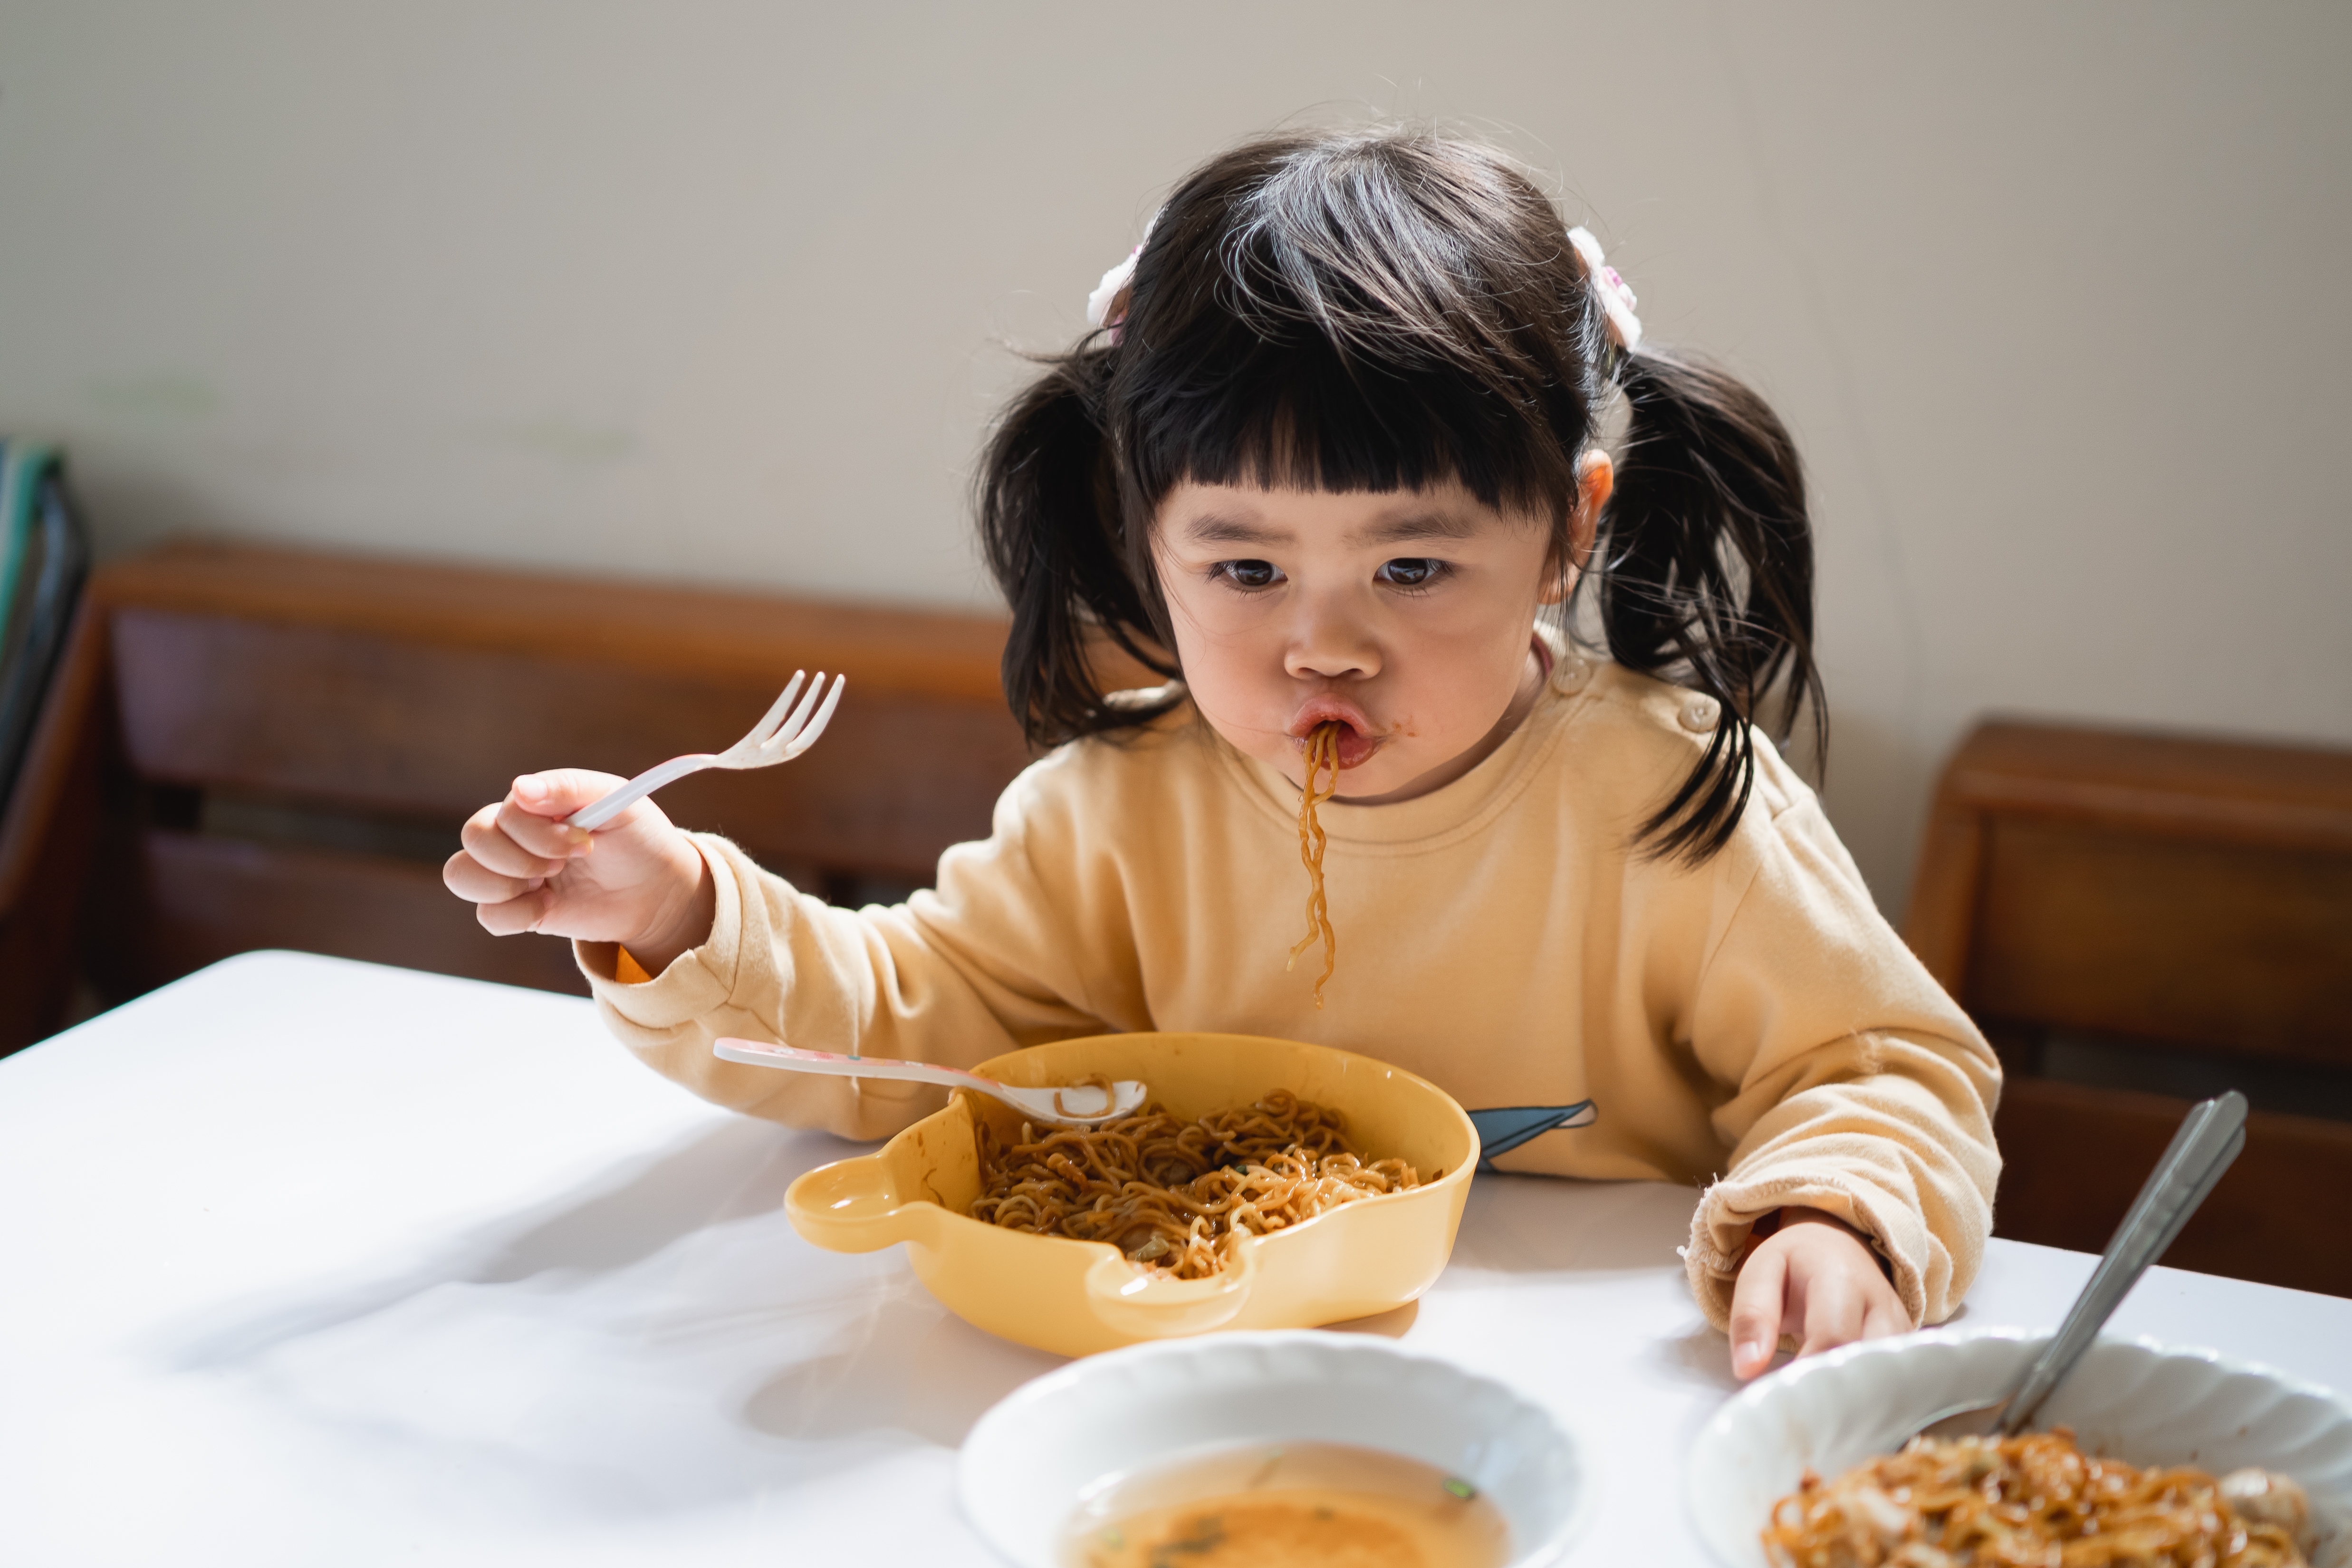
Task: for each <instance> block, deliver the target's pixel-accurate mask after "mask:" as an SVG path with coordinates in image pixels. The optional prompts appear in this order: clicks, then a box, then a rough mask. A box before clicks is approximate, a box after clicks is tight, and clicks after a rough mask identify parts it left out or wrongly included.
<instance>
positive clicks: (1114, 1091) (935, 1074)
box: [710, 1039, 1145, 1127]
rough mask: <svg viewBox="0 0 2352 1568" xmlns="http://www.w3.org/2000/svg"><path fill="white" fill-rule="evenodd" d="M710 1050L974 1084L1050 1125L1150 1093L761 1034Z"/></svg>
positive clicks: (792, 1066)
mask: <svg viewBox="0 0 2352 1568" xmlns="http://www.w3.org/2000/svg"><path fill="white" fill-rule="evenodd" d="M710 1054H711V1055H712V1056H715V1057H718V1058H721V1059H723V1060H726V1061H730V1062H743V1063H747V1064H748V1065H750V1066H751V1067H761V1068H783V1069H784V1070H785V1071H786V1072H814V1073H829V1074H832V1075H833V1076H835V1077H836V1078H895V1079H903V1080H905V1081H907V1082H909V1083H936V1084H940V1085H942V1086H944V1087H945V1088H948V1089H971V1090H972V1091H973V1092H974V1093H976V1094H984V1095H986V1096H988V1097H989V1098H990V1099H991V1100H1003V1102H1004V1103H1005V1104H1007V1105H1009V1106H1011V1107H1012V1108H1013V1110H1017V1111H1019V1112H1020V1113H1021V1114H1022V1115H1024V1116H1025V1117H1027V1118H1028V1119H1029V1120H1030V1121H1035V1122H1039V1123H1041V1124H1043V1125H1045V1126H1049V1127H1092V1126H1093V1125H1094V1124H1095V1123H1097V1122H1098V1121H1117V1120H1118V1118H1120V1117H1122V1116H1132V1115H1134V1114H1135V1113H1136V1111H1138V1110H1140V1109H1142V1106H1143V1100H1144V1094H1145V1089H1144V1087H1143V1085H1141V1084H1140V1083H1138V1082H1137V1081H1136V1080H1135V1079H1131V1078H1123V1079H1119V1080H1118V1082H1117V1083H1114V1084H1112V1085H1111V1086H1110V1088H1108V1089H1104V1088H1103V1087H1102V1086H1101V1085H1100V1084H1095V1083H1082V1084H1072V1085H1068V1086H1066V1087H1065V1088H1061V1089H1015V1088H1013V1086H1012V1085H1011V1084H1007V1083H999V1082H997V1081H996V1080H995V1079H992V1078H982V1077H981V1076H980V1075H979V1074H977V1073H969V1072H963V1071H961V1070H959V1069H957V1068H943V1067H938V1066H935V1065H933V1064H932V1063H930V1062H909V1061H901V1060H898V1058H893V1057H845V1056H843V1055H842V1054H841V1053H840V1052H838V1051H804V1050H801V1049H799V1048H798V1047H793V1046H770V1045H762V1044H761V1043H760V1042H759V1041H757V1040H734V1039H722V1040H714V1041H712V1042H711V1046H710Z"/></svg>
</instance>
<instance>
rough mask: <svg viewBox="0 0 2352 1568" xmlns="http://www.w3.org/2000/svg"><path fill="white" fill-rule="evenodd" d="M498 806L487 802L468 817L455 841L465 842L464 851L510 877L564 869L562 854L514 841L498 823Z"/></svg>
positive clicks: (500, 873)
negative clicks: (539, 851) (545, 852)
mask: <svg viewBox="0 0 2352 1568" xmlns="http://www.w3.org/2000/svg"><path fill="white" fill-rule="evenodd" d="M501 809H502V808H501V807H499V806H495V805H486V806H484V807H482V809H481V810H479V811H478V812H476V813H474V815H473V816H470V817H468V818H467V821H466V826H464V828H462V829H461V830H460V831H459V832H458V835H457V838H458V842H460V843H462V844H464V845H465V847H466V853H467V854H468V855H470V856H472V857H473V858H475V859H476V860H478V861H479V862H480V863H481V864H482V865H483V866H484V867H485V868H488V869H489V870H491V871H495V872H497V873H498V874H499V876H502V877H513V878H515V879H519V880H526V881H527V880H529V879H530V878H533V877H552V876H553V875H555V873H557V872H558V871H561V870H562V869H563V867H564V864H565V858H564V857H562V856H547V855H535V854H533V853H531V851H530V849H528V848H526V847H524V846H522V845H520V844H518V843H516V842H515V841H514V839H513V837H511V836H510V835H509V834H508V833H507V831H506V829H505V828H503V827H502V826H499V813H500V811H501Z"/></svg>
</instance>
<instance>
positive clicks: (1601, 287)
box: [1104, 227, 1642, 353]
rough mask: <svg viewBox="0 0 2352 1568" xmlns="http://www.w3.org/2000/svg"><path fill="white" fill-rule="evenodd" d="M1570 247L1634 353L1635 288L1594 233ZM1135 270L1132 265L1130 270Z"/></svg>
mask: <svg viewBox="0 0 2352 1568" xmlns="http://www.w3.org/2000/svg"><path fill="white" fill-rule="evenodd" d="M1568 243H1569V244H1570V245H1571V246H1573V247H1576V254H1577V258H1578V259H1580V260H1581V261H1582V262H1583V263H1584V281H1585V284H1586V286H1587V287H1589V288H1591V290H1592V297H1593V299H1594V300H1598V301H1599V302H1600V305H1601V319H1602V321H1605V322H1606V323H1607V324H1608V327H1609V341H1610V342H1612V343H1615V344H1616V345H1617V348H1618V351H1619V352H1620V353H1633V350H1634V349H1635V348H1636V347H1637V346H1639V344H1640V343H1641V342H1642V318H1641V317H1639V316H1637V315H1635V314H1633V306H1634V303H1635V300H1634V299H1633V289H1632V287H1631V286H1630V285H1628V284H1627V283H1626V281H1625V279H1623V278H1622V277H1620V276H1618V273H1617V269H1616V268H1614V267H1612V266H1610V265H1609V263H1608V261H1607V260H1605V259H1604V258H1602V256H1601V242H1600V241H1599V240H1597V239H1595V238H1593V237H1592V231H1591V229H1589V228H1583V227H1578V228H1572V229H1570V230H1569V231H1568ZM1132 266H1133V264H1132V263H1131V262H1130V263H1129V268H1130V270H1131V269H1132ZM1104 281H1105V282H1108V281H1109V279H1104Z"/></svg>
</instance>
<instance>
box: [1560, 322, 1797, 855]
mask: <svg viewBox="0 0 2352 1568" xmlns="http://www.w3.org/2000/svg"><path fill="white" fill-rule="evenodd" d="M1618 384H1619V386H1620V387H1621V388H1622V390H1623V392H1624V394H1625V399H1626V402H1627V405H1628V406H1629V410H1630V415H1631V418H1630V421H1629V424H1628V426H1627V429H1626V436H1625V443H1624V456H1623V458H1622V460H1621V461H1620V462H1619V464H1618V466H1617V485H1616V489H1615V493H1614V494H1613V496H1612V499H1611V500H1610V502H1609V505H1608V507H1607V509H1606V510H1605V511H1604V512H1603V514H1602V517H1601V538H1600V541H1599V544H1598V549H1597V550H1596V552H1595V556H1594V559H1595V561H1596V563H1598V564H1599V566H1600V571H1599V574H1598V578H1599V580H1598V582H1597V583H1596V584H1595V586H1596V588H1597V590H1598V594H1599V599H1600V605H1599V608H1600V616H1601V628H1602V630H1603V633H1604V634H1605V636H1606V637H1607V639H1608V645H1609V652H1610V655H1611V657H1612V658H1615V659H1616V660H1617V662H1618V663H1620V664H1622V665H1624V666H1625V667H1627V668H1632V669H1637V670H1640V671H1642V672H1643V673H1644V674H1648V675H1657V676H1661V677H1664V678H1665V679H1672V680H1675V681H1677V682H1679V683H1681V684H1684V685H1688V686H1693V687H1696V688H1697V689H1699V690H1701V691H1704V692H1706V694H1707V695H1708V696H1710V697H1713V698H1714V699H1715V700H1717V701H1718V702H1720V703H1721V704H1723V709H1724V717H1723V718H1722V720H1721V721H1718V722H1717V724H1716V726H1715V731H1714V734H1713V736H1712V737H1711V738H1710V739H1709V741H1708V742H1707V748H1706V753H1705V754H1704V755H1703V756H1701V757H1700V759H1699V761H1698V762H1697V763H1696V764H1695V765H1694V766H1693V767H1692V769H1691V771H1690V773H1689V774H1688V776H1686V777H1685V779H1684V780H1683V781H1682V783H1681V784H1680V786H1679V787H1678V788H1677V789H1676V790H1675V794H1674V795H1673V796H1672V798H1670V799H1669V800H1668V801H1667V802H1666V803H1665V805H1663V806H1661V807H1660V808H1659V809H1658V811H1657V812H1656V813H1655V814H1654V815H1653V816H1651V817H1650V818H1649V820H1648V821H1646V822H1644V823H1643V825H1642V827H1641V833H1640V837H1642V838H1643V840H1645V841H1647V842H1648V844H1649V847H1650V851H1651V852H1652V853H1654V854H1656V855H1661V856H1678V857H1684V858H1688V859H1691V860H1694V861H1696V860H1704V859H1706V858H1707V857H1708V856H1710V855H1713V854H1714V853H1715V852H1716V851H1717V850H1718V849H1721V848H1722V847H1724V846H1725V845H1726V844H1727V843H1728V842H1730V839H1731V836H1732V832H1733V830H1734V829H1735V828H1736V827H1737V826H1738V821H1739V816H1740V813H1741V812H1742V811H1743V810H1744V809H1745V808H1746V806H1747V805H1748V795H1749V794H1750V792H1751V791H1752V790H1753V789H1754V787H1755V783H1756V754H1755V747H1754V745H1753V743H1752V741H1751V738H1750V733H1749V729H1748V726H1749V725H1750V724H1754V725H1757V726H1758V727H1759V728H1763V729H1765V731H1766V732H1767V733H1768V734H1769V735H1771V736H1772V738H1773V740H1774V741H1775V742H1776V743H1780V744H1786V743H1787V742H1788V738H1789V733H1790V730H1791V729H1792V728H1793V726H1794V723H1795V721H1796V719H1797V716H1798V714H1799V713H1800V712H1801V711H1802V710H1807V709H1808V708H1810V710H1811V724H1812V730H1813V740H1814V744H1815V748H1816V752H1817V754H1818V753H1819V752H1822V750H1823V749H1825V747H1826V744H1827V741H1828V731H1827V723H1826V718H1825V715H1824V712H1823V709H1822V680H1821V672H1820V670H1819V669H1818V668H1816V666H1815V665H1814V662H1813V640H1812V639H1813V545H1812V532H1811V523H1810V522H1809V521H1808V520H1807V517H1806V512H1805V482H1804V473H1803V470H1802V468H1801V467H1800V465H1799V463H1798V460H1797V449H1796V445H1795V443H1794V442H1793V441H1791V440H1790V437H1789V432H1788V429H1787V427H1786V426H1783V425H1782V424H1781V423H1780V418H1779V417H1778V416H1776V415H1774V414H1773V412H1772V410H1771V409H1770V408H1769V407H1768V406H1767V405H1765V403H1764V400H1763V399H1762V398H1760V397H1759V396H1757V395H1756V394H1755V393H1753V392H1751V391H1749V390H1748V388H1747V387H1746V386H1743V385H1742V384H1740V383H1738V381H1736V380H1734V379H1732V377H1730V376H1729V375H1727V374H1724V373H1723V372H1722V371H1720V370H1718V369H1716V368H1715V367H1713V366H1712V365H1709V364H1706V363H1703V362H1701V361H1699V360H1696V359H1694V358H1691V357H1689V356H1687V355H1685V354H1681V353H1675V352H1673V351H1670V350H1665V349H1654V348H1648V347H1644V348H1641V349H1638V350H1636V351H1635V352H1634V353H1630V354H1626V355H1624V356H1623V357H1622V359H1621V361H1620V364H1619V370H1618ZM1776 697H1777V701H1776V700H1775V699H1776ZM1768 703H1769V704H1771V705H1772V706H1773V707H1774V709H1775V711H1774V713H1773V715H1772V718H1771V720H1770V721H1769V722H1768V721H1767V719H1766V717H1765V713H1764V710H1765V708H1766V706H1767V704H1768Z"/></svg>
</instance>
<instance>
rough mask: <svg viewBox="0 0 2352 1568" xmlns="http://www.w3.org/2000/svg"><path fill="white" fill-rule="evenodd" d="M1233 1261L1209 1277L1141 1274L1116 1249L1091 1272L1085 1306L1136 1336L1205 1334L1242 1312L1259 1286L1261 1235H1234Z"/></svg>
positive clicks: (1111, 1325)
mask: <svg viewBox="0 0 2352 1568" xmlns="http://www.w3.org/2000/svg"><path fill="white" fill-rule="evenodd" d="M1256 1284H1257V1238H1256V1237H1253V1236H1249V1235H1246V1234H1244V1235H1243V1236H1241V1237H1237V1238H1236V1244H1235V1247H1234V1258H1233V1261H1232V1262H1230V1263H1228V1264H1227V1265H1226V1266H1225V1267H1224V1268H1220V1269H1219V1270H1217V1272H1216V1273H1214V1274H1213V1275H1211V1276H1210V1277H1209V1278H1208V1279H1166V1278H1164V1277H1161V1276H1156V1275H1150V1274H1142V1273H1139V1272H1137V1270H1136V1268H1135V1266H1134V1265H1133V1264H1131V1263H1129V1261H1128V1260H1127V1259H1126V1258H1122V1257H1120V1256H1119V1254H1118V1252H1117V1251H1116V1250H1113V1251H1112V1252H1111V1253H1110V1255H1109V1256H1108V1257H1107V1258H1103V1259H1101V1260H1100V1261H1099V1262H1097V1263H1096V1264H1095V1266H1094V1267H1093V1268H1089V1269H1087V1305H1088V1306H1089V1307H1092V1308H1093V1309H1094V1313H1095V1316H1096V1317H1097V1319H1099V1320H1100V1321H1102V1323H1103V1325H1104V1326H1105V1327H1106V1328H1108V1329H1111V1330H1112V1331H1116V1332H1118V1333H1121V1334H1128V1335H1131V1336H1133V1337H1134V1338H1136V1339H1152V1340H1157V1339H1167V1338H1170V1337H1171V1336H1174V1335H1179V1334H1198V1333H1205V1332H1207V1331H1209V1330H1211V1329H1219V1328H1223V1327H1224V1325H1225V1324H1227V1323H1230V1322H1232V1321H1234V1318H1236V1317H1238V1316H1240V1314H1241V1310H1242V1308H1243V1307H1244V1306H1245V1305H1247V1304H1248V1302H1249V1298H1250V1291H1251V1290H1252V1289H1254V1288H1255V1286H1256Z"/></svg>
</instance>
